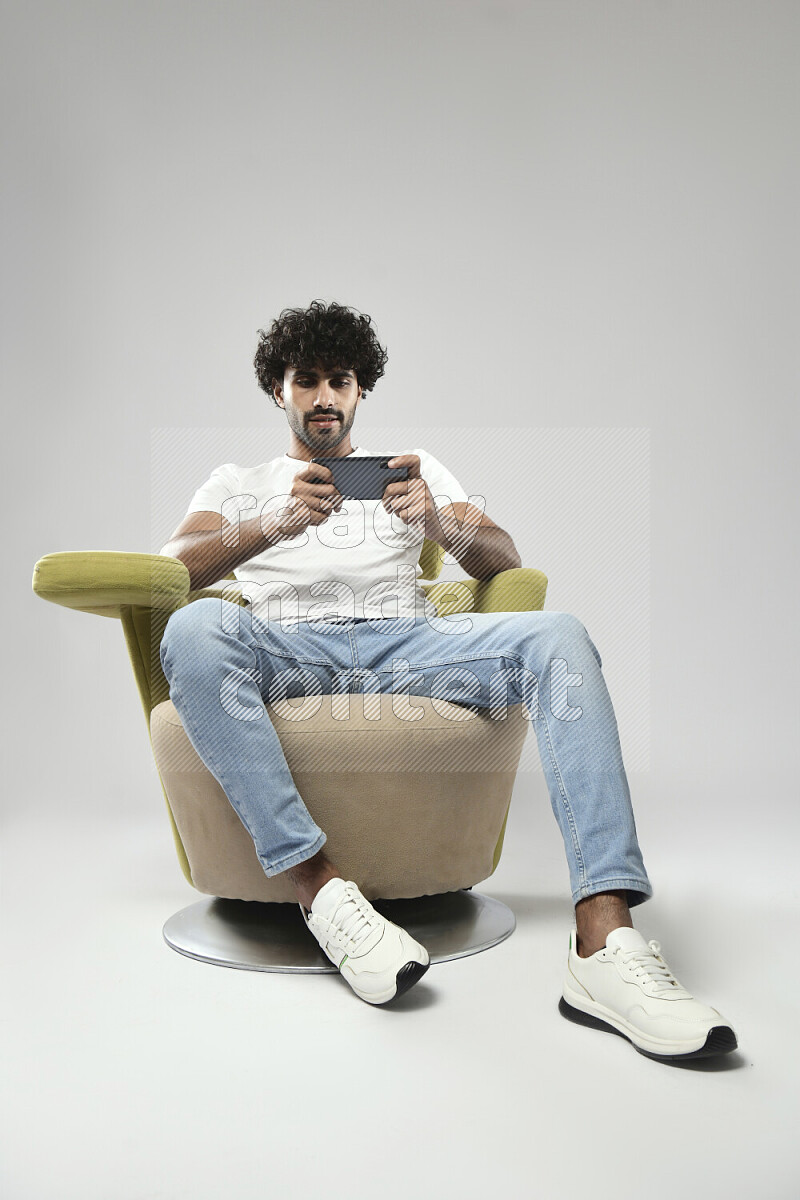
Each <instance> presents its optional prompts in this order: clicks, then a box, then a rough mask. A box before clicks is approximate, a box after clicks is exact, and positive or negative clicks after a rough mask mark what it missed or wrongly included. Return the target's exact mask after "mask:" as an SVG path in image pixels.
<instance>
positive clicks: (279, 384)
mask: <svg viewBox="0 0 800 1200" xmlns="http://www.w3.org/2000/svg"><path fill="white" fill-rule="evenodd" d="M272 391H273V393H274V396H275V399H276V400H277V401H279V403H280V406H281V408H283V405H284V398H283V380H278V379H273V381H272Z"/></svg>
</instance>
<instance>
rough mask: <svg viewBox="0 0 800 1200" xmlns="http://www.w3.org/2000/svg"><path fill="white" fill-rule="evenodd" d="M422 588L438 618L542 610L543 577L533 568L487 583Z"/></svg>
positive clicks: (469, 581)
mask: <svg viewBox="0 0 800 1200" xmlns="http://www.w3.org/2000/svg"><path fill="white" fill-rule="evenodd" d="M422 586H423V589H424V591H425V593H426V595H427V597H428V599H429V600H431V601H433V603H434V604H435V605H436V611H437V613H438V614H439V616H440V617H447V616H449V615H450V614H451V613H459V612H485V613H491V612H533V611H535V610H539V609H543V608H544V601H545V597H546V595H547V576H546V575H545V574H544V573H543V572H542V571H537V570H535V569H534V568H533V567H514V568H513V569H512V570H510V571H500V572H499V573H498V574H497V575H493V576H492V578H491V579H454V580H451V581H449V582H445V583H432V584H430V585H428V586H426V585H425V584H423V585H422Z"/></svg>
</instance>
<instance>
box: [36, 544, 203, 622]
mask: <svg viewBox="0 0 800 1200" xmlns="http://www.w3.org/2000/svg"><path fill="white" fill-rule="evenodd" d="M33 590H34V592H35V593H36V595H37V596H41V597H42V599H43V600H50V601H52V603H53V604H63V605H65V606H66V607H67V608H77V609H80V610H81V612H88V613H97V614H98V615H99V616H102V617H120V616H122V609H123V608H129V607H131V606H136V607H140V608H156V609H167V610H172V609H175V608H181V607H182V606H183V604H185V603H186V599H187V597H188V595H189V571H188V569H187V568H186V567H185V566H184V564H183V563H182V562H181V561H180V559H177V558H169V557H167V556H166V555H164V554H134V553H130V554H128V553H125V552H124V551H116V550H108V551H105V550H65V551H63V552H61V553H60V554H46V555H45V556H44V558H40V559H39V561H38V562H37V564H36V566H35V567H34V568H33Z"/></svg>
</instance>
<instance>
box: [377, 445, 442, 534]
mask: <svg viewBox="0 0 800 1200" xmlns="http://www.w3.org/2000/svg"><path fill="white" fill-rule="evenodd" d="M387 466H390V467H408V479H407V480H402V479H398V480H397V482H396V483H387V485H386V488H385V490H384V493H383V499H382V504H383V507H384V508H385V509H386V511H387V512H388V513H396V514H397V515H398V516H399V517H400V519H401V521H405V523H406V525H410V526H411V528H412V529H421V530H422V532H423V533H424V534H425V536H426V537H429V538H435V537H436V536H437V534H442V533H443V530H442V526H441V524H440V522H439V514H438V511H437V508H436V504H435V502H434V499H433V495H432V494H431V489H430V488H429V487H428V485H427V483H426V482H425V480H424V479H423V478H422V475H421V474H420V460H419V455H418V454H399V455H398V456H397V458H390V459H389V462H388V464H387Z"/></svg>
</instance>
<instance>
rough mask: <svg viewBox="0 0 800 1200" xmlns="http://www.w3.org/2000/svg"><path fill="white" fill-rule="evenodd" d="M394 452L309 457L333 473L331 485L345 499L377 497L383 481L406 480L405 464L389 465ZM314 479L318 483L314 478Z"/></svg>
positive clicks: (379, 494)
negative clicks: (400, 465)
mask: <svg viewBox="0 0 800 1200" xmlns="http://www.w3.org/2000/svg"><path fill="white" fill-rule="evenodd" d="M395 457H396V456H395V455H394V454H376V455H368V454H363V455H357V456H355V457H354V456H353V455H348V457H347V458H327V457H322V456H321V457H319V458H312V460H311V461H312V463H322V465H323V466H325V467H330V469H331V471H332V473H333V484H334V487H336V488H337V489H338V491H340V492H341V494H342V496H343V497H344V498H345V500H380V499H381V498H382V496H383V493H384V492H385V490H386V486H387V484H390V483H396V482H397V480H398V479H408V467H389V466H387V463H388V462H389V461H390V459H392V458H395ZM315 482H322V481H321V480H315Z"/></svg>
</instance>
